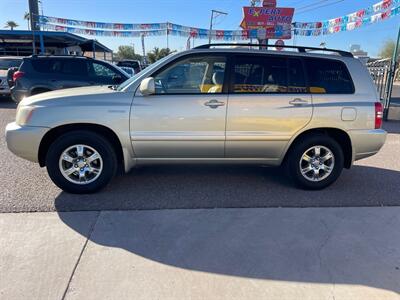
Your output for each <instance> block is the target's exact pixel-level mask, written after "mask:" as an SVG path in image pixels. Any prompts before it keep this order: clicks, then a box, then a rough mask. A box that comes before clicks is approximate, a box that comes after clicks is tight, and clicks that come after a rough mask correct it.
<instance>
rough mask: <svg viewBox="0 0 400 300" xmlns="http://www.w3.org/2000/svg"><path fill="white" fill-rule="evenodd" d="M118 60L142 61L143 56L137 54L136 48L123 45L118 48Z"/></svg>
mask: <svg viewBox="0 0 400 300" xmlns="http://www.w3.org/2000/svg"><path fill="white" fill-rule="evenodd" d="M116 58H117V59H119V60H122V59H134V60H140V61H141V60H142V56H141V55H140V54H136V53H135V48H134V47H132V46H128V45H123V46H119V47H118V51H117V53H116Z"/></svg>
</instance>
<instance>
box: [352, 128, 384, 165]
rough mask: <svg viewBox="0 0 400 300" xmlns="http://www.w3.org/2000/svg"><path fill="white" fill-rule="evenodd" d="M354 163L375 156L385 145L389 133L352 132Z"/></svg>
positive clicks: (377, 131)
mask: <svg viewBox="0 0 400 300" xmlns="http://www.w3.org/2000/svg"><path fill="white" fill-rule="evenodd" d="M348 133H349V135H350V138H351V142H352V146H353V161H356V160H359V159H362V158H366V157H369V156H372V155H375V154H376V153H378V152H379V150H380V149H381V148H382V146H383V145H384V144H385V141H386V136H387V132H386V131H385V130H383V129H367V130H350V131H349V132H348Z"/></svg>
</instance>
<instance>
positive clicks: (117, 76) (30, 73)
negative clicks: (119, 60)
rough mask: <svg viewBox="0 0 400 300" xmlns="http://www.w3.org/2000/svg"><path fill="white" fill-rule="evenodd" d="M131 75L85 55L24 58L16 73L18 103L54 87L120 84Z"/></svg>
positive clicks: (16, 100)
mask: <svg viewBox="0 0 400 300" xmlns="http://www.w3.org/2000/svg"><path fill="white" fill-rule="evenodd" d="M128 78H130V76H129V75H128V74H127V73H126V72H124V71H123V70H121V69H120V68H118V67H116V66H114V65H112V64H110V63H107V62H105V61H101V60H96V59H92V58H88V57H83V56H41V55H34V56H31V57H27V58H24V59H23V62H22V64H21V66H20V68H19V70H18V71H17V72H15V73H14V74H13V82H14V86H13V87H12V88H11V96H12V99H13V100H14V101H15V102H20V101H21V100H22V99H23V98H25V97H29V96H32V95H37V94H40V93H44V92H49V91H53V90H59V89H66V88H72V87H82V86H91V85H118V84H121V83H122V82H124V81H125V80H127V79H128Z"/></svg>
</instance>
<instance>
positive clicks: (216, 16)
mask: <svg viewBox="0 0 400 300" xmlns="http://www.w3.org/2000/svg"><path fill="white" fill-rule="evenodd" d="M214 14H215V17H214ZM221 15H225V16H226V15H228V14H227V13H226V12H223V11H218V10H215V9H213V10H211V19H210V34H209V36H208V43H209V44H211V37H212V36H211V35H212V34H211V31H212V30H213V23H214V19H216V18H218V17H219V16H221Z"/></svg>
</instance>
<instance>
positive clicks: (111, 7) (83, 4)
mask: <svg viewBox="0 0 400 300" xmlns="http://www.w3.org/2000/svg"><path fill="white" fill-rule="evenodd" d="M41 1H42V9H43V14H44V15H47V16H54V17H61V18H70V19H77V20H85V21H98V22H113V23H157V22H166V21H169V22H172V23H176V24H181V25H186V26H192V27H199V28H208V27H209V24H210V14H211V10H212V9H216V10H220V11H223V12H226V13H228V15H227V16H222V17H219V18H217V19H216V20H215V25H214V28H215V29H231V30H235V29H239V24H240V22H241V20H242V18H243V12H242V7H243V6H247V5H248V4H249V2H250V1H249V0H41ZM378 1H379V0H278V6H280V7H294V8H295V9H296V11H295V15H294V19H293V21H298V22H306V21H310V22H315V21H322V20H326V19H332V18H335V17H340V16H343V15H346V14H349V13H352V12H355V11H357V10H359V9H362V8H366V7H368V6H370V5H372V4H375V3H376V2H378ZM26 11H28V0H0V27H4V24H5V22H6V21H8V20H13V21H16V22H17V23H18V24H19V25H20V26H19V27H18V28H17V29H27V22H26V21H25V20H24V19H23V15H24V12H26ZM399 26H400V16H398V17H395V18H392V19H390V20H387V21H383V22H380V23H376V24H373V25H368V26H365V27H362V28H360V29H356V30H354V31H350V32H341V33H336V34H332V35H325V36H319V37H300V36H297V37H296V38H295V40H287V41H285V42H286V44H287V45H293V44H296V45H305V46H319V45H320V43H322V42H325V43H326V46H327V47H329V48H337V49H342V50H349V48H350V45H351V44H359V45H361V47H362V49H363V50H365V51H367V52H368V53H369V55H370V56H372V57H375V56H377V55H378V53H379V50H380V48H381V47H382V45H383V44H384V42H385V41H387V40H389V39H393V40H394V39H396V38H397V33H398V30H399ZM88 38H90V37H88ZM97 39H98V40H99V41H100V42H101V43H103V44H105V45H106V46H108V47H109V48H111V49H114V50H116V49H117V48H118V46H120V45H134V46H135V49H136V52H137V53H141V51H142V49H141V42H140V39H137V38H102V37H98V38H97ZM271 42H274V41H271ZM194 43H195V45H200V44H204V43H207V40H199V39H197V40H195V41H194ZM145 45H146V51H149V50H151V49H152V48H154V47H166V46H167V38H166V37H147V38H146V40H145ZM169 46H170V48H171V49H173V50H178V51H180V50H184V49H185V48H186V38H182V37H173V36H170V37H169Z"/></svg>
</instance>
